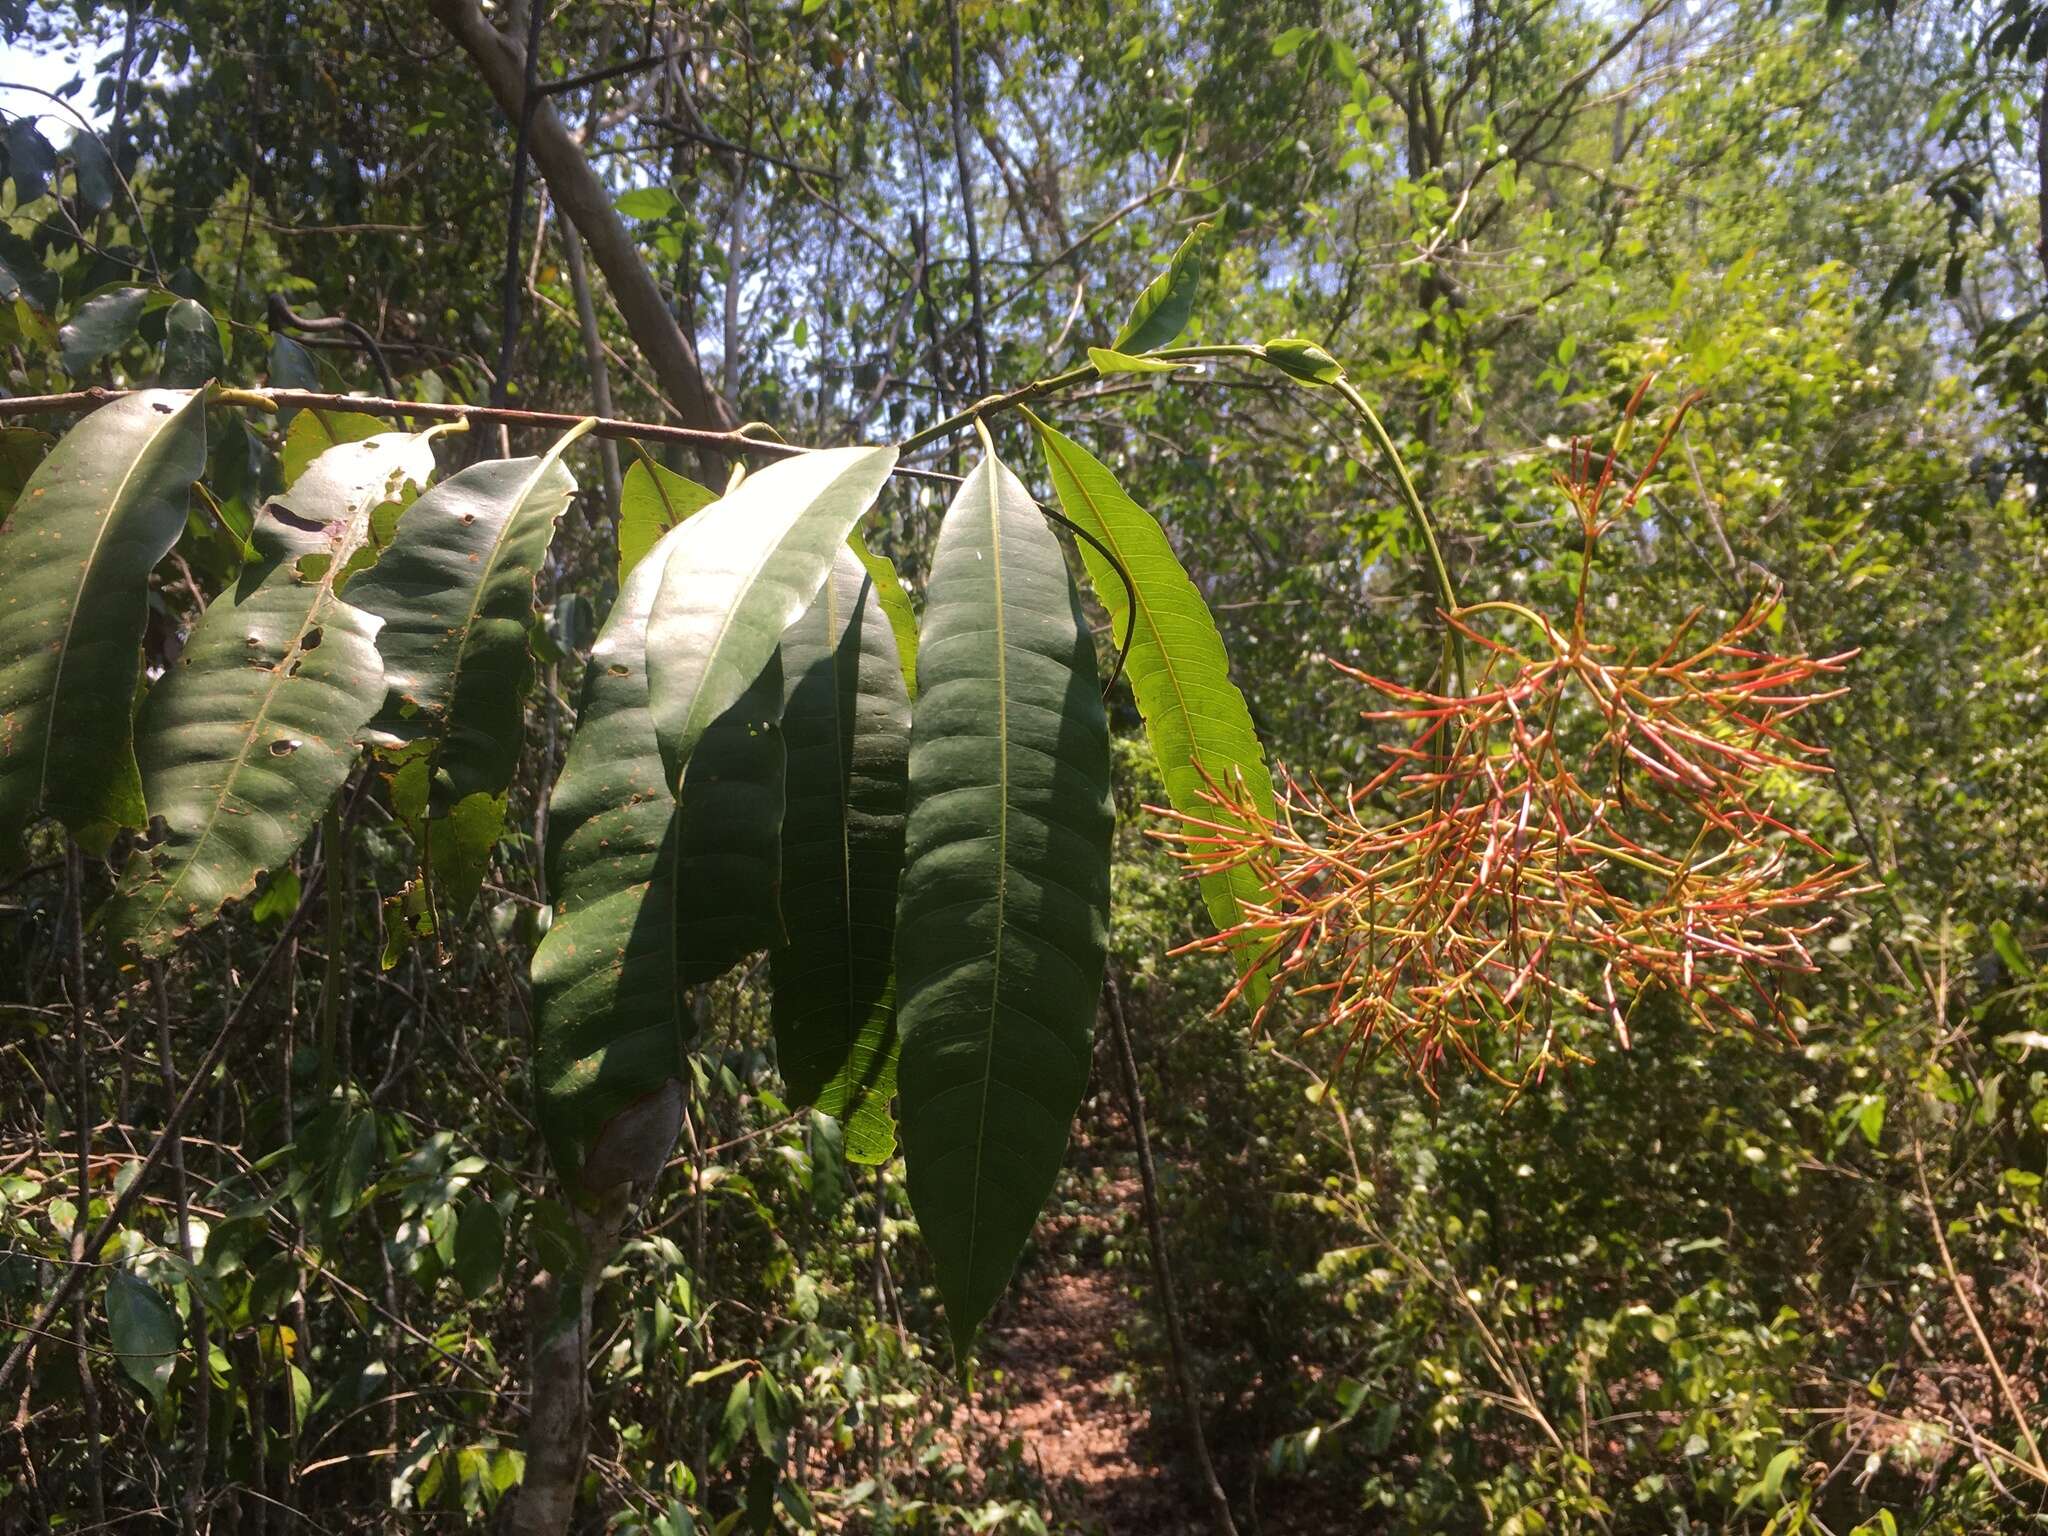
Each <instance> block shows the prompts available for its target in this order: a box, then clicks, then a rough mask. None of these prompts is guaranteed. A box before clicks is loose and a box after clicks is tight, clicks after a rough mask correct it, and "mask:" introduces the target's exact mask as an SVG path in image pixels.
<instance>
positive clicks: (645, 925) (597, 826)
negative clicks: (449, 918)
mask: <svg viewBox="0 0 2048 1536" xmlns="http://www.w3.org/2000/svg"><path fill="white" fill-rule="evenodd" d="M684 537H685V529H683V528H678V529H675V530H673V531H671V532H670V533H668V534H665V535H664V536H663V537H662V540H661V542H660V543H659V544H657V545H656V546H655V547H654V549H653V550H652V551H651V552H650V553H649V554H648V556H647V557H646V558H645V559H643V560H642V561H640V563H639V564H637V565H636V566H634V568H633V569H632V571H631V572H630V573H628V575H627V577H626V579H625V581H624V583H623V584H622V585H621V586H620V588H619V596H618V601H617V602H616V603H614V604H613V605H612V611H611V614H610V615H609V617H607V618H606V620H605V625H604V628H603V630H602V631H601V632H600V633H599V635H598V637H597V643H596V645H595V646H594V647H592V649H591V652H590V665H589V667H588V669H587V670H586V671H585V673H584V678H583V696H582V699H581V702H580V705H579V708H578V710H577V715H576V730H575V734H574V735H572V736H571V737H570V738H569V751H568V756H567V758H566V759H565V761H564V762H563V764H562V772H561V776H560V777H559V778H558V779H557V780H556V781H555V792H554V795H553V798H551V799H550V800H549V802H548V847H547V867H548V888H549V890H551V891H552V892H553V893H554V898H555V920H554V922H553V924H552V925H551V926H550V927H549V929H548V932H547V936H546V937H545V938H543V939H542V940H541V943H540V948H539V949H538V950H537V951H536V952H535V953H534V957H533V1006H534V1022H535V1034H536V1037H537V1044H538V1050H537V1052H536V1055H535V1059H534V1087H535V1092H536V1098H537V1104H538V1110H539V1118H540V1128H541V1132H542V1134H543V1135H544V1136H545V1137H546V1138H547V1143H548V1150H549V1152H550V1153H551V1155H552V1156H553V1158H554V1161H555V1166H556V1167H557V1168H558V1169H559V1170H560V1171H561V1172H562V1174H563V1176H564V1177H565V1178H575V1177H577V1176H578V1175H579V1174H580V1175H582V1176H583V1177H584V1179H585V1182H595V1183H597V1184H600V1185H601V1184H606V1183H618V1182H622V1181H623V1180H624V1179H626V1178H631V1177H635V1176H637V1170H636V1169H633V1168H627V1167H620V1166H619V1163H620V1162H621V1159H620V1158H618V1157H616V1156H614V1157H610V1158H607V1157H606V1156H605V1152H604V1149H603V1147H602V1146H601V1143H602V1139H603V1138H604V1135H605V1132H606V1130H607V1128H608V1127H610V1126H611V1125H612V1124H613V1122H614V1121H615V1120H623V1123H624V1125H625V1126H626V1127H627V1129H628V1130H629V1131H631V1130H634V1129H640V1128H644V1122H645V1121H647V1120H650V1119H651V1120H653V1121H654V1122H655V1124H654V1126H653V1129H654V1130H655V1131H658V1130H659V1128H660V1126H659V1122H660V1120H661V1117H662V1115H663V1113H664V1112H665V1109H666V1106H667V1104H668V1102H669V1100H670V1099H671V1098H673V1100H674V1103H675V1104H676V1106H677V1107H678V1108H680V1105H681V1099H680V1096H679V1095H680V1087H681V1081H682V1072H683V1057H682V1046H683V1041H684V1039H685V1037H686V1035H687V1030H686V1029H685V1025H684V1019H685V1015H684V1013H683V1010H682V1002H683V989H682V984H681V982H680V980H679V979H678V976H677V971H676V964H677V961H676V926H675V906H674V884H673V882H674V874H675V849H674V836H675V834H674V824H675V822H676V820H677V819H678V817H677V812H676V803H675V798H674V796H673V795H672V794H671V793H670V789H669V784H668V778H667V775H666V773H665V771H664V770H663V768H662V763H661V750H660V747H659V745H658V744H657V742H656V740H655V735H654V717H653V715H652V714H651V713H650V712H649V710H648V706H647V620H648V616H649V614H651V613H652V612H653V610H654V598H655V593H656V592H657V591H658V590H659V588H660V586H661V577H662V571H663V569H664V568H665V567H666V565H667V563H668V561H669V559H670V557H671V555H672V554H673V552H674V550H675V549H676V547H677V546H678V544H679V543H680V542H681V540H682V539H683V538H684ZM643 1105H644V1106H647V1107H648V1108H647V1110H646V1111H645V1112H635V1109H636V1106H643ZM616 1139H617V1140H623V1141H628V1142H630V1141H631V1140H633V1137H632V1136H630V1135H628V1136H625V1137H622V1138H616ZM593 1148H599V1149H600V1150H599V1162H598V1166H597V1167H595V1168H590V1169H587V1168H586V1163H587V1162H588V1161H589V1156H590V1153H591V1151H592V1149H593ZM629 1150H630V1149H629ZM664 1150H666V1149H665V1148H664Z"/></svg>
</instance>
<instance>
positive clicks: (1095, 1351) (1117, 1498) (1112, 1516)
mask: <svg viewBox="0 0 2048 1536" xmlns="http://www.w3.org/2000/svg"><path fill="white" fill-rule="evenodd" d="M1126 1185H1128V1187H1125V1186H1126ZM1136 1201H1137V1184H1136V1181H1135V1179H1132V1178H1130V1177H1129V1176H1128V1175H1126V1176H1124V1177H1123V1178H1122V1179H1120V1180H1117V1181H1115V1182H1111V1183H1109V1184H1107V1185H1105V1186H1102V1187H1100V1188H1098V1190H1097V1191H1096V1195H1095V1198H1094V1199H1093V1200H1092V1201H1091V1202H1090V1204H1091V1207H1092V1208H1091V1209H1090V1210H1088V1211H1087V1212H1086V1213H1085V1214H1083V1215H1082V1216H1080V1217H1079V1218H1077V1219H1075V1218H1070V1219H1069V1220H1067V1221H1066V1222H1065V1223H1063V1224H1062V1225H1061V1227H1060V1228H1059V1229H1058V1230H1057V1232H1056V1233H1055V1234H1053V1235H1051V1238H1050V1240H1049V1241H1048V1242H1047V1243H1046V1244H1045V1245H1044V1248H1043V1250H1042V1252H1043V1253H1044V1254H1045V1255H1046V1256H1045V1257H1044V1258H1042V1259H1041V1260H1040V1261H1039V1262H1038V1264H1037V1265H1035V1266H1034V1267H1033V1268H1032V1269H1031V1270H1030V1271H1029V1272H1028V1273H1026V1274H1024V1275H1022V1276H1020V1277H1019V1279H1018V1282H1017V1285H1016V1289H1015V1293H1014V1294H1015V1298H1016V1299H1015V1301H1014V1302H1013V1303H1011V1304H1010V1305H1009V1306H1008V1307H1006V1308H1005V1311H1004V1316H1003V1317H1002V1318H1001V1320H1000V1321H999V1323H998V1324H997V1326H996V1327H995V1328H993V1329H992V1330H991V1331H990V1333H989V1335H988V1338H987V1342H986V1343H985V1344H984V1346H983V1351H982V1367H981V1377H982V1379H981V1382H980V1384H979V1389H978V1391H977V1393H976V1417H977V1418H979V1419H981V1421H982V1422H983V1424H984V1426H985V1427H987V1428H988V1429H990V1430H992V1431H993V1432H995V1433H998V1434H1001V1435H1003V1436H1005V1437H1012V1438H1017V1439H1020V1440H1021V1441H1022V1443H1023V1454H1024V1459H1025V1461H1026V1463H1027V1464H1028V1465H1030V1466H1032V1467H1034V1468H1036V1469H1037V1471H1038V1473H1039V1475H1040V1476H1041V1477H1043V1478H1044V1480H1045V1484H1046V1490H1047V1494H1048V1497H1049V1503H1050V1507H1049V1509H1048V1514H1049V1515H1051V1516H1052V1517H1054V1519H1055V1520H1057V1521H1058V1522H1059V1524H1060V1525H1062V1526H1065V1527H1067V1528H1070V1529H1078V1530H1081V1531H1088V1532H1095V1533H1100V1536H1179V1533H1181V1532H1184V1531H1185V1532H1196V1531H1200V1530H1203V1529H1204V1526H1203V1525H1202V1523H1201V1522H1200V1520H1199V1518H1198V1513H1197V1509H1196V1507H1195V1505H1194V1504H1193V1503H1192V1502H1191V1498H1190V1496H1188V1495H1185V1494H1184V1493H1183V1490H1182V1487H1181V1484H1182V1482H1183V1479H1181V1478H1180V1476H1179V1475H1178V1471H1177V1469H1176V1467H1175V1464H1174V1463H1175V1457H1174V1453H1173V1450H1172V1448H1171V1447H1170V1446H1168V1445H1166V1444H1164V1443H1163V1442H1162V1436H1161V1433H1160V1431H1159V1428H1158V1427H1156V1426H1155V1425H1154V1423H1153V1419H1152V1414H1151V1412H1150V1410H1149V1408H1148V1407H1147V1406H1146V1405H1145V1403H1144V1402H1143V1400H1142V1399H1143V1394H1142V1392H1141V1391H1140V1382H1139V1380H1138V1375H1137V1368H1136V1365H1135V1362H1134V1361H1132V1360H1131V1358H1130V1356H1129V1353H1128V1345H1127V1341H1128V1340H1129V1338H1130V1336H1131V1334H1132V1332H1133V1330H1134V1329H1137V1328H1141V1327H1143V1326H1144V1325H1145V1322H1146V1320H1145V1319H1144V1318H1142V1317H1141V1316H1140V1315H1139V1313H1138V1306H1137V1303H1135V1302H1134V1301H1133V1300H1132V1299H1131V1297H1130V1296H1129V1295H1128V1294H1127V1293H1126V1291H1125V1289H1124V1283H1125V1279H1126V1277H1127V1275H1128V1274H1129V1271H1127V1270H1124V1269H1112V1268H1109V1267H1106V1266H1105V1265H1104V1264H1103V1263H1102V1261H1101V1259H1100V1254H1101V1252H1102V1248H1103V1239H1105V1238H1106V1237H1108V1236H1109V1235H1110V1234H1111V1233H1112V1232H1113V1231H1114V1230H1115V1229H1116V1226H1117V1217H1116V1213H1117V1212H1118V1211H1119V1210H1129V1209H1133V1208H1134V1207H1135V1204H1136ZM1127 1262H1132V1263H1142V1262H1143V1259H1142V1257H1141V1256H1140V1254H1139V1253H1137V1252H1133V1253H1131V1254H1130V1256H1129V1259H1128V1261H1127Z"/></svg>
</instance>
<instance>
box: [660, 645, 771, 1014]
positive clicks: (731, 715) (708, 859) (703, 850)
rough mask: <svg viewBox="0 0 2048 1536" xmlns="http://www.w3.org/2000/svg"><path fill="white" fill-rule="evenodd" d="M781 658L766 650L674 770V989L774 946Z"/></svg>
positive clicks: (717, 974) (715, 974) (711, 976)
mask: <svg viewBox="0 0 2048 1536" xmlns="http://www.w3.org/2000/svg"><path fill="white" fill-rule="evenodd" d="M783 782H784V755H783V736H782V659H781V656H780V655H779V653H775V652H771V653H770V654H769V657H768V665H766V666H765V667H763V668H762V669H761V672H760V675H759V676H757V677H756V678H755V679H754V681H753V683H752V684H751V685H750V686H749V687H748V689H747V691H746V692H745V693H743V694H741V695H740V697H739V699H738V701H737V702H736V703H735V704H734V705H733V706H732V708H730V709H728V710H727V711H726V712H725V713H724V714H722V715H720V716H719V717H718V718H717V719H716V720H714V721H712V722H711V725H710V727H709V728H708V729H707V730H706V731H705V732H704V735H703V737H702V738H701V739H700V740H699V741H698V742H697V749H696V750H695V751H694V752H692V753H691V754H690V761H689V762H688V763H687V764H686V765H685V766H684V768H683V792H682V794H681V796H680V797H679V803H680V810H681V816H682V820H681V821H680V823H679V824H678V827H677V833H676V837H677V842H676V946H677V954H678V956H679V965H680V969H681V972H682V979H683V985H685V986H691V987H694V986H697V985H699V984H701V983H703V982H707V981H713V980H716V979H717V978H718V977H720V976H723V975H724V974H725V973H726V972H727V971H729V970H731V969H732V968H733V967H734V966H735V965H737V964H739V962H740V961H741V960H743V959H745V958H746V957H747V956H748V955H750V954H753V953H755V952H756V951H757V950H763V949H769V948H772V947H773V946H774V945H777V944H780V943H781V942H782V799H783Z"/></svg>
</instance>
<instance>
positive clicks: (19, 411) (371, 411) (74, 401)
mask: <svg viewBox="0 0 2048 1536" xmlns="http://www.w3.org/2000/svg"><path fill="white" fill-rule="evenodd" d="M134 393H136V391H134V390H130V389H75V390H72V391H71V392H70V393H68V394H62V395H17V396H15V397H13V398H12V399H0V420H4V419H5V418H7V417H10V416H54V415H61V414H63V413H65V412H68V411H93V410H98V409H99V408H100V407H101V406H103V405H111V404H112V403H113V402H114V401H116V400H119V399H121V398H122V397H123V396H126V395H131V394H134ZM213 400H214V403H215V404H217V405H239V406H244V407H247V408H248V409H251V410H258V411H280V410H297V409H306V410H315V411H355V412H358V413H359V414H361V415H364V416H410V417H413V418H415V419H416V420H420V421H463V422H468V421H479V422H491V423H499V424H503V425H504V426H508V427H532V428H535V429H538V430H541V431H554V432H566V431H567V430H568V429H569V428H571V427H573V426H576V425H577V424H578V423H580V422H584V421H594V423H595V424H594V425H593V426H592V427H591V428H590V434H591V436H593V437H599V438H637V439H639V440H640V441H642V442H650V443H689V444H692V445H694V446H697V447H702V448H716V449H720V450H722V451H723V452H726V453H749V454H759V455H762V456H765V457H767V458H772V459H787V458H794V457H795V456H796V455H798V454H800V453H816V452H817V451H818V450H817V448H816V447H814V446H812V445H811V444H808V443H781V442H776V441H775V440H774V439H772V438H764V437H750V436H748V435H747V434H746V433H744V432H741V431H738V430H729V431H711V430H709V429H707V428H703V427H674V426H669V425H668V424H667V423H665V422H658V421H620V420H617V419H616V418H613V417H609V416H599V417H595V418H592V417H588V416H578V415H575V414H573V413H572V412H568V411H521V410H513V409H510V408H507V407H500V406H491V405H461V404H456V403H454V402H448V401H429V400H387V399H382V398H380V397H378V396H376V395H330V394H324V393H322V392H321V391H319V390H315V389H216V390H215V391H214V394H213ZM891 473H892V474H897V475H901V476H902V477H903V478H905V479H906V480H930V481H934V482H936V483H938V484H940V485H958V484H959V483H960V477H959V476H958V475H948V474H941V473H940V472H939V471H938V470H935V469H920V468H917V467H916V466H914V465H909V464H899V465H897V466H896V468H895V469H894V470H892V471H891Z"/></svg>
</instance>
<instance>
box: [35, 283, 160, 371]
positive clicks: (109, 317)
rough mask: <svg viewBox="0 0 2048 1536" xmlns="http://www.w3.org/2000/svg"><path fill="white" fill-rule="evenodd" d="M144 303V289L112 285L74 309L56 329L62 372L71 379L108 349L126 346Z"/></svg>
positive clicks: (105, 353) (103, 354) (108, 350)
mask: <svg viewBox="0 0 2048 1536" xmlns="http://www.w3.org/2000/svg"><path fill="white" fill-rule="evenodd" d="M148 302H149V292H148V290H147V289H143V288H116V289H114V290H113V291H112V292H111V293H102V294H99V295H98V296H96V297H94V298H90V299H87V300H86V301H85V302H84V303H83V304H81V305H79V306H78V312H77V313H76V314H74V315H73V316H72V317H71V319H70V320H69V321H68V322H67V323H66V324H64V325H62V326H60V327H58V330H57V357H58V360H59V361H60V362H62V363H63V365H64V371H65V372H66V373H68V374H71V375H72V376H73V377H74V378H75V377H77V376H78V375H79V374H82V373H84V372H85V371H86V369H88V368H90V367H91V366H92V365H93V364H94V363H96V362H98V361H99V360H100V359H101V358H103V357H105V356H106V355H107V354H108V353H109V352H118V351H119V350H120V349H121V348H122V347H124V346H126V345H127V344H128V338H129V337H131V336H133V335H134V334H135V327H136V326H137V324H139V323H140V322H141V320H142V311H143V309H144V307H145V306H146V305H147V304H148Z"/></svg>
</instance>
